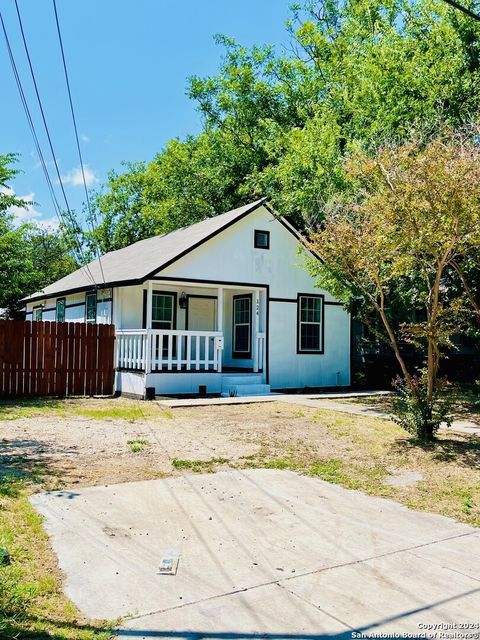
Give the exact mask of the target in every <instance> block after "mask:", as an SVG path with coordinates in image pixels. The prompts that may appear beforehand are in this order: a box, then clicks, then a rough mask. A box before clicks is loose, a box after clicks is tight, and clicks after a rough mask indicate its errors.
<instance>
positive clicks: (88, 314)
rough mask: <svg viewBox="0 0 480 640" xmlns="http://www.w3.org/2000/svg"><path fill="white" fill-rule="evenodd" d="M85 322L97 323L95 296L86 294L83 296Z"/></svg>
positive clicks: (94, 294)
mask: <svg viewBox="0 0 480 640" xmlns="http://www.w3.org/2000/svg"><path fill="white" fill-rule="evenodd" d="M85 320H86V321H87V322H96V321H97V294H96V293H95V292H93V293H87V295H86V296H85Z"/></svg>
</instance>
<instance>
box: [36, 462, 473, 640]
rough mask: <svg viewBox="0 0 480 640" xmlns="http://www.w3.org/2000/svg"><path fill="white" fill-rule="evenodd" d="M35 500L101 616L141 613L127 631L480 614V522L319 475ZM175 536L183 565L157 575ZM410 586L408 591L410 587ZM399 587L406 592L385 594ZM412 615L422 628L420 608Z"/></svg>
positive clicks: (270, 473) (269, 629)
mask: <svg viewBox="0 0 480 640" xmlns="http://www.w3.org/2000/svg"><path fill="white" fill-rule="evenodd" d="M32 502H33V504H34V505H35V507H36V508H37V509H38V510H39V511H40V513H42V514H43V515H44V516H45V518H46V520H45V527H46V529H47V531H48V532H49V533H50V535H51V536H52V542H53V545H54V548H55V551H56V552H57V554H58V557H59V563H60V567H61V568H62V569H63V571H64V572H65V575H66V582H65V591H66V593H67V595H68V596H69V597H70V598H71V599H72V600H73V601H74V602H75V604H76V605H77V606H79V608H80V609H81V610H82V611H83V612H84V613H85V614H86V615H88V616H89V617H91V618H110V619H112V618H117V617H120V616H133V617H134V618H133V619H130V620H129V621H126V622H125V624H124V625H123V626H122V630H121V631H119V637H125V635H126V634H127V635H128V634H130V635H131V636H132V637H152V636H154V637H162V635H163V636H166V635H168V633H170V634H172V633H174V635H179V636H182V635H185V634H187V632H188V633H189V634H190V637H191V634H192V633H193V632H195V633H197V632H201V631H208V632H211V633H222V634H223V633H227V632H228V633H230V632H235V633H240V634H245V633H247V634H248V633H270V634H275V633H280V634H283V635H285V634H287V633H296V634H300V633H304V634H307V635H308V634H312V633H314V632H315V629H316V630H317V635H316V636H315V637H317V638H318V637H336V638H340V637H347V636H344V635H342V634H344V633H347V630H348V629H351V628H354V627H362V628H363V626H365V625H367V626H368V625H369V627H368V628H371V626H372V625H375V624H377V623H378V630H380V629H382V630H383V627H384V626H385V625H387V626H386V627H385V628H388V629H390V627H388V624H390V622H388V621H387V622H385V621H384V619H385V618H388V617H392V616H393V617H394V616H399V615H400V613H401V612H406V611H407V610H408V611H410V609H411V607H412V606H413V601H414V600H415V601H417V602H418V603H420V604H421V606H422V607H425V606H426V605H427V604H430V605H431V606H432V611H433V610H434V613H435V615H433V614H432V615H430V610H425V615H424V617H423V618H422V620H430V619H432V620H437V619H439V618H440V617H441V616H442V615H443V616H446V617H448V619H450V618H451V617H452V616H454V615H457V614H459V611H460V608H461V606H460V605H461V603H462V602H463V606H464V607H467V606H468V614H469V615H470V613H471V614H472V615H476V616H477V618H478V616H479V615H480V597H477V599H476V601H475V600H474V599H472V597H471V593H470V592H472V594H473V595H474V591H475V589H477V590H478V591H479V594H480V582H479V581H477V580H475V579H474V575H473V573H472V574H471V575H469V574H468V566H470V565H471V564H472V563H471V562H470V561H469V559H468V558H469V556H470V555H472V554H473V555H474V556H475V557H479V556H480V536H479V530H478V529H474V528H472V527H467V526H465V525H461V524H459V523H456V522H454V521H453V520H450V519H448V518H443V517H441V516H437V515H432V514H423V513H416V512H413V511H410V510H408V509H407V508H406V507H403V506H402V505H399V504H397V503H394V502H391V501H388V500H383V499H380V498H373V497H370V496H366V495H363V494H361V493H360V492H357V491H348V490H346V489H343V488H342V487H339V486H337V485H331V484H328V483H326V482H323V481H321V480H318V479H316V478H308V477H305V476H299V475H297V474H295V473H292V472H288V471H278V470H268V469H252V470H246V471H240V470H238V471H225V472H221V473H217V474H206V475H196V474H190V475H185V476H182V477H176V478H170V479H165V480H153V481H148V482H135V483H128V484H123V485H112V486H108V487H91V488H87V489H78V490H77V491H75V492H71V493H68V492H52V493H48V494H37V495H36V496H33V497H32ZM466 540H468V544H467V542H463V541H466ZM457 545H458V546H457ZM172 548H173V549H176V550H177V551H178V552H179V553H180V562H179V567H178V572H177V575H176V576H165V575H164V576H159V575H156V573H155V572H156V569H157V566H158V562H159V560H160V558H161V556H162V555H163V554H164V553H165V551H167V550H168V549H172ZM437 548H438V551H437ZM414 554H417V555H414ZM464 565H467V566H464ZM403 566H406V567H407V569H408V570H407V569H406V570H405V571H404V570H403V569H402V567H403ZM462 567H463V568H464V569H465V571H461V570H462ZM459 571H460V573H459ZM337 572H338V573H337ZM462 573H463V575H462ZM348 585H350V586H348ZM392 585H393V586H392ZM402 585H403V586H402ZM402 589H407V592H408V594H409V597H408V598H407V597H405V598H404V599H400V598H399V596H398V594H397V592H398V593H402ZM441 592H443V593H444V597H443V600H442V598H440V597H439V595H438V594H440V593H441ZM341 594H343V595H342V596H341V597H340V595H341ZM386 594H390V595H388V597H392V598H394V599H395V598H397V600H398V602H397V603H395V604H394V605H391V606H390V608H389V607H387V606H386V604H385V606H383V605H382V606H381V607H377V608H375V607H374V606H373V605H372V604H371V602H372V601H376V599H377V600H378V601H379V602H383V600H384V599H385V598H387V595H386ZM479 594H476V595H477V596H478V595H479ZM437 596H438V597H437ZM439 600H442V602H439ZM362 610H364V614H362ZM466 610H467V609H465V611H466ZM419 615H420V614H419ZM464 617H465V616H464ZM404 618H405V624H406V625H407V627H408V625H409V624H410V622H411V621H409V620H410V618H412V620H414V623H412V624H410V627H408V629H409V631H417V630H418V629H417V628H416V621H417V620H420V618H414V617H413V616H412V615H410V614H409V615H405V616H404ZM462 620H463V618H462V617H460V618H459V621H462ZM382 621H383V622H382ZM402 624H403V623H402ZM402 628H403V627H402ZM312 630H313V631H312ZM375 631H377V627H375ZM319 633H320V635H318V634H319ZM322 634H323V635H322Z"/></svg>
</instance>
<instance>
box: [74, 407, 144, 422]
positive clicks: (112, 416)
mask: <svg viewBox="0 0 480 640" xmlns="http://www.w3.org/2000/svg"><path fill="white" fill-rule="evenodd" d="M73 413H74V414H75V415H77V416H83V417H84V418H91V419H92V420H126V421H127V422H137V420H143V419H144V418H145V416H147V415H149V411H148V409H144V408H143V407H137V406H119V407H105V408H103V407H100V408H96V407H95V408H94V409H89V408H79V409H74V410H73Z"/></svg>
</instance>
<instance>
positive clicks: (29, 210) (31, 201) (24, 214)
mask: <svg viewBox="0 0 480 640" xmlns="http://www.w3.org/2000/svg"><path fill="white" fill-rule="evenodd" d="M1 191H2V193H4V194H5V195H7V196H14V195H15V191H14V190H13V189H10V188H9V187H5V188H2V189H1ZM18 199H19V200H23V201H24V202H26V206H25V207H19V206H18V205H16V204H15V205H12V206H11V207H8V210H7V211H8V213H13V215H14V216H15V219H16V220H18V221H19V222H24V221H25V220H31V219H32V218H40V217H41V215H42V214H41V213H40V211H38V210H37V209H35V194H34V193H33V192H32V193H27V194H25V195H24V196H18Z"/></svg>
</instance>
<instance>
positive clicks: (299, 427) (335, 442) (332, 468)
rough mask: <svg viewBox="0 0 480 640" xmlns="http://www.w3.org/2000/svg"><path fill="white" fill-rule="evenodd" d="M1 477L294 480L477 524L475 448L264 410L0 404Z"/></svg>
mask: <svg viewBox="0 0 480 640" xmlns="http://www.w3.org/2000/svg"><path fill="white" fill-rule="evenodd" d="M0 430H1V431H0V473H2V472H3V473H23V474H28V477H29V478H30V479H31V480H33V481H38V482H39V485H38V486H39V489H40V488H45V487H48V488H51V489H54V488H64V487H74V486H89V485H96V484H112V483H116V482H129V481H134V480H146V479H152V478H161V477H165V476H167V475H178V474H180V473H186V472H213V471H216V470H219V469H221V468H225V467H227V466H228V467H233V468H255V467H266V468H276V469H291V470H294V471H298V472H300V473H304V474H308V475H313V476H317V477H320V478H322V479H324V480H327V481H329V482H334V483H338V484H342V485H343V486H345V487H348V488H353V489H360V490H362V491H365V492H366V493H370V494H373V495H381V496H386V497H392V498H393V499H395V500H398V501H400V502H403V503H404V504H406V505H408V506H410V507H413V508H416V509H420V510H425V511H433V512H437V513H441V514H443V515H447V516H452V517H455V518H457V519H458V520H460V521H463V522H466V523H468V524H476V525H477V526H479V525H480V481H479V477H478V469H479V468H480V443H479V440H478V438H474V437H467V436H462V435H458V434H453V433H452V434H448V435H442V436H440V437H439V441H438V442H437V443H436V444H434V445H427V446H420V445H418V444H414V443H413V442H412V441H411V439H410V437H409V435H408V434H407V433H406V432H404V431H403V430H402V429H400V428H399V427H397V426H396V425H394V424H392V423H391V422H389V421H387V420H381V419H378V418H368V417H365V416H362V417H358V416H353V415H351V416H350V415H345V414H341V413H335V412H333V411H325V410H318V409H314V408H309V407H301V406H289V405H286V404H282V403H259V404H250V405H229V406H213V407H197V408H177V409H170V410H165V409H164V408H162V407H160V406H159V405H157V404H156V403H147V402H135V401H129V400H124V399H109V400H104V399H96V400H95V399H85V400H68V401H50V402H37V403H35V402H34V403H28V402H25V403H22V404H16V405H13V404H12V405H8V404H3V405H0Z"/></svg>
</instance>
